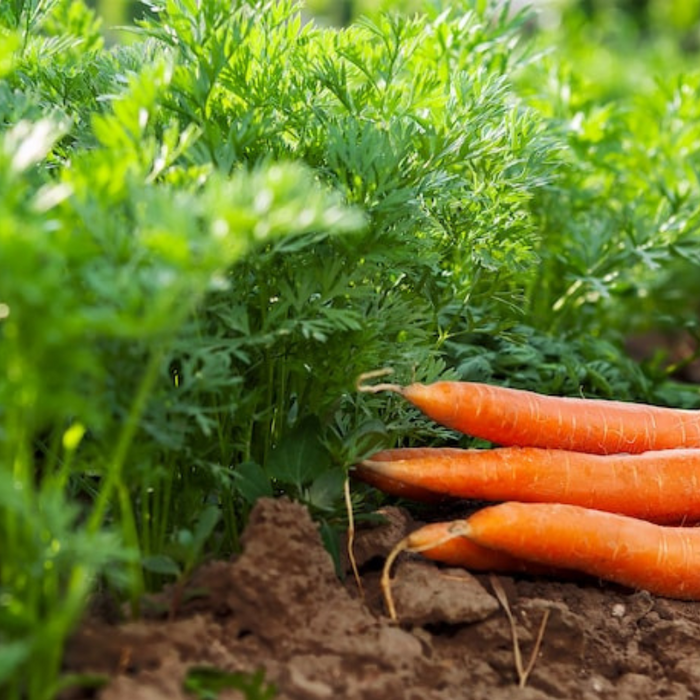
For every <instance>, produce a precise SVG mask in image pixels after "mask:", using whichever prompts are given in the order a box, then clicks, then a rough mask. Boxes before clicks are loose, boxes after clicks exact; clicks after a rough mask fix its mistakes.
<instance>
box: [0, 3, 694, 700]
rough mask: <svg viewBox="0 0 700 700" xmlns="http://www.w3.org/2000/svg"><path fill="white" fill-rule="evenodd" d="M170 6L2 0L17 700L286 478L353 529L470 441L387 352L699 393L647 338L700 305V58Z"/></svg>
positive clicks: (666, 392)
mask: <svg viewBox="0 0 700 700" xmlns="http://www.w3.org/2000/svg"><path fill="white" fill-rule="evenodd" d="M144 5H145V9H146V10H148V12H147V13H145V14H144V19H142V20H140V21H139V22H138V23H137V25H136V26H135V27H133V31H132V36H131V40H130V41H129V42H128V43H125V44H124V45H107V43H106V42H105V40H104V39H103V35H102V30H101V25H100V22H99V21H98V20H97V19H96V17H95V15H94V14H93V12H92V11H91V10H90V9H89V8H88V7H87V6H86V5H85V4H84V3H83V2H80V1H72V2H68V0H44V1H42V2H36V1H34V0H16V1H14V2H11V3H3V4H2V5H1V6H0V78H1V80H0V262H1V263H2V274H0V358H2V366H3V373H2V374H1V375H0V535H1V541H2V552H3V554H2V558H1V560H0V645H1V646H2V649H3V653H2V654H1V655H0V687H1V688H2V691H3V696H7V697H9V698H19V697H27V698H30V700H35V699H40V698H49V697H51V696H52V693H54V691H55V690H56V688H57V687H58V685H59V684H60V676H59V670H60V660H61V649H62V645H63V643H64V641H65V639H66V636H67V635H68V634H69V633H70V631H71V630H72V629H73V627H74V625H75V624H76V623H77V621H78V620H79V619H80V616H81V614H82V612H83V611H84V609H85V606H86V604H87V601H88V599H89V595H90V593H91V592H92V591H93V590H95V587H100V588H101V589H103V590H105V591H107V592H109V593H111V594H112V595H118V596H122V597H126V598H127V599H128V600H130V601H131V609H132V610H133V611H134V612H137V611H138V606H139V600H140V598H141V596H142V594H143V593H144V591H145V590H147V589H149V588H153V587H157V586H158V585H160V584H161V583H162V582H163V581H164V580H167V578H168V577H171V578H172V577H176V578H177V579H178V580H181V578H182V577H183V576H185V575H186V574H187V573H188V572H189V571H191V570H192V568H193V567H194V566H196V565H197V563H198V562H199V561H201V559H202V558H204V557H207V556H216V555H218V554H223V553H230V552H231V551H234V550H235V549H236V548H237V547H238V537H239V532H240V528H241V527H242V526H243V525H244V524H245V519H246V515H247V512H248V511H249V509H250V507H251V506H252V504H253V503H254V501H255V500H256V499H257V498H258V497H260V496H263V495H267V496H275V495H279V494H288V495H290V496H292V497H294V498H296V499H298V500H300V501H302V502H303V503H305V504H307V505H308V507H309V508H310V509H311V511H312V512H313V514H314V515H315V516H316V517H317V519H318V520H319V522H320V523H321V527H322V531H323V533H324V536H325V538H326V541H327V543H328V545H329V547H331V549H332V548H333V546H336V547H337V536H336V535H337V530H338V528H339V527H343V526H344V524H345V518H346V516H345V513H344V500H343V482H344V479H345V476H346V471H347V468H348V467H349V465H351V464H354V463H356V462H357V461H359V460H361V459H363V458H364V457H366V456H367V455H369V454H371V453H373V452H376V451H377V450H378V449H381V448H384V447H387V446H392V445H393V444H394V443H397V442H398V441H402V442H403V443H404V444H406V445H410V444H416V443H419V442H420V443H422V444H426V443H430V444H437V443H441V442H445V441H447V440H456V439H458V438H457V436H456V435H455V434H454V433H453V432H451V431H449V430H447V429H445V428H441V427H436V426H434V425H433V424H432V423H430V422H429V421H428V420H427V419H424V418H423V417H421V416H420V415H417V413H416V412H415V411H412V410H411V409H409V408H407V407H406V406H404V405H403V402H402V401H401V400H400V399H399V398H396V399H394V400H389V401H385V400H384V399H383V398H381V397H377V396H372V395H366V394H358V393H357V392H356V391H355V387H354V382H355V378H356V377H357V376H358V375H360V374H361V373H362V372H365V371H367V370H368V369H372V368H376V367H380V366H385V365H387V364H391V365H393V366H394V367H395V368H396V370H397V381H398V382H401V383H402V384H405V383H409V382H413V381H416V382H432V381H434V380H437V379H468V380H477V381H479V380H487V379H491V378H495V379H499V380H502V381H503V383H508V384H510V385H512V386H519V387H520V388H529V389H534V390H538V391H542V392H543V393H562V394H577V393H579V392H580V391H581V390H584V391H585V393H586V394H594V395H600V396H603V397H605V398H618V399H625V398H626V399H635V398H636V399H646V400H650V399H652V398H657V399H658V398H659V397H662V398H663V399H664V400H663V401H659V403H672V404H676V405H679V404H680V403H683V405H687V406H692V405H697V396H696V395H695V394H692V393H691V392H688V391H687V390H686V391H683V392H681V390H680V389H679V388H678V387H677V386H676V385H672V384H671V385H670V384H668V383H665V382H664V381H663V380H664V377H663V376H658V375H654V376H648V375H647V374H645V373H644V372H643V371H642V370H641V369H640V368H638V367H636V366H635V365H634V364H633V363H631V362H630V361H629V360H628V359H627V358H625V356H624V354H623V352H622V350H621V345H620V338H621V337H622V334H623V333H624V332H626V331H627V330H629V329H631V328H633V327H638V326H639V325H640V323H641V321H640V319H641V318H642V317H644V318H661V317H662V316H663V315H665V316H666V318H667V319H668V322H669V323H673V322H678V323H685V322H689V321H690V320H691V318H692V304H691V303H690V302H686V301H685V300H684V301H683V303H679V301H678V295H679V290H678V289H677V285H675V284H674V283H675V281H677V280H686V282H685V283H684V284H687V286H686V287H684V289H690V288H692V286H693V285H696V284H697V282H696V280H697V274H696V272H697V270H696V267H697V262H698V255H697V244H696V242H695V241H696V234H697V212H696V204H695V203H696V202H697V201H698V199H697V197H695V192H696V187H697V182H696V181H695V180H694V179H693V172H694V171H693V169H692V168H693V163H694V158H695V151H694V150H693V144H694V143H695V138H696V129H697V127H696V124H697V119H696V118H695V117H696V116H697V114H696V113H697V107H696V106H695V103H694V101H693V100H692V94H693V86H694V85H695V82H694V81H696V79H695V78H693V77H692V76H688V77H679V78H677V79H676V80H675V82H669V81H667V82H666V85H671V86H672V87H671V88H668V87H659V88H658V89H657V90H656V91H653V92H648V93H645V94H644V95H643V96H642V97H640V98H639V102H636V101H634V100H630V101H628V102H624V101H622V98H619V101H617V102H610V103H601V102H600V101H599V102H596V100H600V99H601V98H600V95H597V96H596V95H595V94H594V93H593V91H592V90H590V89H589V88H587V87H586V85H585V81H583V79H582V77H581V76H577V75H576V72H575V70H574V69H573V68H572V67H571V66H570V65H567V64H566V61H565V60H564V59H562V61H561V64H558V63H557V58H556V56H554V55H551V56H549V57H542V56H541V54H540V53H539V46H537V44H536V43H535V42H533V41H532V40H528V38H527V31H528V30H527V27H528V26H529V25H528V24H527V22H526V19H527V18H526V17H525V16H524V15H515V16H510V15H509V14H508V13H507V12H506V11H495V10H493V9H492V8H490V7H488V3H485V2H470V1H469V0H461V1H460V2H456V3H449V7H448V6H447V4H446V6H444V7H443V6H441V5H440V4H439V3H436V4H431V5H430V6H429V7H425V8H423V9H422V10H421V12H417V13H415V14H412V15H410V16H409V15H408V14H403V15H402V14H398V13H394V14H392V13H381V14H379V13H377V14H374V15H373V16H372V18H371V19H367V18H365V19H360V20H358V21H356V22H354V23H352V24H351V25H350V26H348V27H346V28H344V29H334V28H327V27H323V26H321V25H319V24H317V23H315V22H313V21H310V20H309V17H308V14H307V13H305V12H304V8H302V6H301V5H299V4H296V3H294V2H291V1H290V0H280V1H275V2H273V1H270V2H264V1H262V0H257V1H256V0H236V1H235V2H231V0H206V1H203V2H195V1H194V0H150V1H149V2H146V3H144ZM567 81H568V82H567ZM567 85H568V86H569V87H568V88H567ZM650 105H651V108H653V112H652V113H653V114H655V115H656V116H658V120H657V121H654V122H651V121H649V120H648V119H647V120H644V119H642V120H640V119H638V118H637V117H639V116H640V115H642V114H648V113H649V109H650ZM635 110H636V111H635ZM579 115H580V116H579ZM613 156H614V157H613ZM686 156H687V157H686ZM649 182H653V186H647V185H648V183H649ZM682 291H683V290H680V292H682ZM655 299H656V300H658V307H657V306H655V301H654V300H655ZM678 397H682V398H683V401H682V402H681V401H680V400H679V399H678ZM365 496H366V495H363V494H362V493H361V492H358V493H356V494H355V495H354V505H355V506H356V507H361V505H362V499H363V497H365ZM366 497H368V496H366ZM334 543H335V545H334ZM5 691H6V692H5Z"/></svg>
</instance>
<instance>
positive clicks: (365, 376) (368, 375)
mask: <svg viewBox="0 0 700 700" xmlns="http://www.w3.org/2000/svg"><path fill="white" fill-rule="evenodd" d="M393 372H394V370H393V369H391V367H384V368H382V369H375V370H372V371H371V372H363V373H362V374H361V375H360V376H359V377H358V378H357V380H356V382H355V388H356V389H357V391H361V392H364V393H366V394H378V393H379V392H381V391H393V392H396V393H398V394H401V393H402V392H403V387H402V386H400V385H398V384H366V383H365V382H367V381H368V380H370V379H376V378H377V377H386V376H387V375H388V374H393Z"/></svg>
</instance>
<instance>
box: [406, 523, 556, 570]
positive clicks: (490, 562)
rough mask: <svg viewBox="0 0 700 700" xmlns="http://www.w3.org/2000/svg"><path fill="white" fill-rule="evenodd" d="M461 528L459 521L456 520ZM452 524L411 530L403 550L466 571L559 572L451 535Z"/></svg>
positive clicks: (454, 533) (429, 525)
mask: <svg viewBox="0 0 700 700" xmlns="http://www.w3.org/2000/svg"><path fill="white" fill-rule="evenodd" d="M458 522H459V523H460V525H461V522H462V521H458ZM455 529H457V530H458V529H459V528H458V527H457V528H455V524H454V523H452V522H440V523H429V524H428V525H423V526H422V527H420V528H418V529H417V530H414V531H413V532H412V533H411V534H410V535H408V537H407V538H406V540H405V546H404V547H403V548H402V549H406V550H408V551H410V552H420V553H421V554H422V555H423V556H424V557H426V558H427V559H432V560H433V561H437V562H441V563H442V564H448V565H450V566H463V567H465V568H467V569H469V570H470V571H494V572H500V573H530V574H553V573H555V572H556V573H560V570H559V569H555V568H553V567H550V566H541V565H539V564H535V563H533V562H531V561H527V560H526V559H521V558H519V557H514V556H511V555H510V554H506V553H505V552H499V551H497V550H495V549H489V548H488V547H482V546H481V545H478V544H476V542H473V541H472V540H470V539H469V538H468V537H464V536H463V535H461V534H459V533H458V532H455V531H454V530H455Z"/></svg>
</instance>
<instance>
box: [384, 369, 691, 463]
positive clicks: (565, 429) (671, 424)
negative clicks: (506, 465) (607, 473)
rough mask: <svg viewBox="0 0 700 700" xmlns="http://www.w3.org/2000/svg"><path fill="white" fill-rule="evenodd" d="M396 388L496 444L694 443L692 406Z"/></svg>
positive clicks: (638, 448) (475, 387)
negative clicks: (660, 405) (686, 408)
mask: <svg viewBox="0 0 700 700" xmlns="http://www.w3.org/2000/svg"><path fill="white" fill-rule="evenodd" d="M375 389H376V390H381V389H387V390H391V391H398V392H399V393H400V394H402V395H403V396H404V397H405V398H406V399H407V400H408V401H410V402H411V403H412V404H414V405H415V406H417V407H418V408H419V409H420V410H421V411H423V412H424V413H425V414H426V415H427V416H429V417H430V418H432V419H433V420H435V421H437V422H438V423H441V424H442V425H445V426H447V427H450V428H453V429H455V430H458V431H460V432H462V433H465V434H467V435H472V436H475V437H479V438H483V439H485V440H490V441H492V442H494V443H496V444H498V445H521V446H530V447H551V448H558V449H565V450H573V451H576V452H592V453H596V454H612V453H615V452H635V453H637V452H645V451H647V450H663V449H670V448H677V447H700V411H689V410H683V409H675V408H662V407H658V406H649V405H645V404H634V403H626V402H622V401H606V400H600V399H579V398H566V397H557V396H544V395H541V394H536V393H533V392H529V391H522V390H519V389H510V388H505V387H498V386H491V385H488V384H480V383H474V382H436V383H434V384H411V385H409V386H406V387H400V386H397V385H393V384H385V385H379V386H377V387H375Z"/></svg>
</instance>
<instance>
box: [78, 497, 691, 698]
mask: <svg viewBox="0 0 700 700" xmlns="http://www.w3.org/2000/svg"><path fill="white" fill-rule="evenodd" d="M412 526H413V525H412V523H411V521H410V518H408V517H407V515H406V514H405V513H404V512H402V511H396V510H395V509H389V511H387V522H386V523H385V524H384V525H379V526H377V528H376V535H377V541H376V542H373V541H372V538H373V529H372V528H370V527H368V526H363V528H362V529H361V530H360V531H359V533H358V534H359V537H358V543H359V547H360V554H361V556H360V558H359V561H360V562H361V571H362V574H363V585H364V587H365V589H366V591H367V598H366V601H367V602H363V601H362V599H361V598H360V597H359V596H358V595H357V589H356V587H355V582H354V581H353V579H352V577H351V576H350V577H348V578H347V581H346V582H341V581H340V580H339V579H338V578H337V576H336V575H335V572H334V567H333V563H332V561H331V558H330V556H329V555H328V553H327V552H326V550H325V549H324V548H323V545H322V543H321V538H320V536H319V533H318V529H317V527H316V525H315V524H314V523H313V521H312V520H311V518H310V517H309V515H308V512H307V511H306V510H305V509H304V508H303V507H302V506H300V505H298V504H295V503H291V502H289V501H287V500H284V499H279V500H265V499H264V500H261V501H260V502H259V503H258V505H257V506H256V508H255V509H254V511H253V513H252V515H251V519H250V524H249V526H248V528H247V530H246V533H245V536H244V540H243V544H244V549H243V552H242V554H241V555H240V556H239V557H237V558H236V559H235V561H232V562H222V561H218V562H212V563H209V564H207V565H205V566H202V567H201V568H200V569H199V570H198V571H197V572H196V573H195V575H194V576H193V577H192V580H191V581H190V582H189V584H188V587H187V590H186V591H185V595H183V596H182V600H183V601H185V602H184V603H183V604H182V605H180V606H179V607H178V608H177V615H176V618H175V619H174V620H171V619H168V616H167V615H160V616H156V617H152V618H150V619H142V620H140V621H132V622H122V623H119V622H118V621H117V620H115V618H114V616H110V617H109V618H107V619H100V618H94V617H93V618H90V619H86V620H85V622H84V624H83V625H82V626H81V627H80V629H79V630H78V631H77V632H76V634H75V636H74V638H73V639H72V640H71V643H70V645H69V647H68V649H67V652H66V656H65V670H66V671H67V672H74V673H97V674H103V675H104V676H105V678H106V683H105V684H104V685H103V686H102V687H101V688H100V689H99V690H97V691H95V690H90V691H87V690H86V691H80V690H76V689H73V690H71V691H70V693H67V694H66V696H65V697H66V698H70V700H87V698H98V699H99V700H134V699H136V700H161V698H162V699H163V700H165V698H167V699H168V700H185V699H186V698H187V699H188V700H191V698H193V697H194V696H193V695H191V694H188V693H186V692H185V690H184V689H183V683H184V681H185V679H186V678H187V676H188V673H189V672H190V671H191V669H193V668H195V667H206V668H213V669H219V670H221V671H223V672H226V673H229V674H232V673H236V672H242V673H245V674H254V673H255V672H256V671H258V670H259V669H261V668H262V669H265V682H266V683H274V685H275V686H276V688H277V695H276V697H277V698H278V699H279V700H325V698H344V699H346V700H374V699H375V698H376V699H377V700H379V699H380V698H381V699H382V700H383V699H384V698H402V699H403V698H406V699H407V700H412V699H416V700H417V699H418V698H421V700H448V699H449V700H461V699H464V700H466V699H467V698H469V700H480V699H482V698H483V699H484V700H486V699H488V700H505V699H506V698H508V699H510V698H513V697H516V694H517V697H518V699H519V700H548V699H553V698H568V699H570V700H578V699H581V700H608V699H609V700H613V699H615V700H627V699H629V700H633V699H634V700H638V699H639V698H645V700H661V698H679V699H680V700H694V699H695V698H700V685H699V683H700V672H698V670H697V669H698V668H700V603H688V602H677V601H671V600H661V599H656V598H653V597H651V596H649V595H648V594H645V593H643V592H640V593H635V592H631V591H628V590H624V589H621V588H620V587H614V586H607V585H604V584H602V583H600V582H598V581H579V582H576V581H566V582H564V581H548V580H544V579H534V578H530V579H527V578H509V577H501V578H500V581H501V583H502V586H503V589H504V591H505V592H506V594H507V598H508V604H509V607H510V609H511V612H512V614H513V619H514V622H515V624H516V626H517V631H518V638H519V640H520V643H521V646H522V652H523V655H524V657H526V658H527V655H528V654H529V653H530V650H531V649H532V648H533V645H534V642H535V640H536V638H537V635H538V631H539V627H540V623H541V620H542V615H543V613H544V611H547V614H548V622H547V625H546V628H545V630H544V634H543V638H542V644H541V647H540V649H539V654H538V657H537V659H536V663H535V665H534V668H533V671H532V674H531V676H530V677H529V678H528V683H527V687H526V688H524V689H518V688H517V687H516V686H517V683H518V678H517V674H516V672H515V666H514V661H513V646H512V639H511V636H510V629H509V625H508V621H507V619H506V616H505V614H504V611H503V610H502V609H500V608H499V605H498V603H497V602H496V600H495V599H494V597H493V596H492V595H491V593H490V590H491V589H490V588H489V582H488V578H487V577H483V576H478V577H473V576H471V575H470V574H467V573H466V572H463V571H461V570H451V569H444V568H440V567H439V566H437V565H435V564H432V563H429V562H424V561H422V560H420V559H419V558H417V557H415V556H410V555H407V556H405V557H403V558H402V559H401V561H399V562H398V565H397V566H396V570H395V571H394V582H393V586H394V596H395V598H396V604H397V610H398V611H399V618H400V624H399V625H397V624H396V623H395V622H393V621H391V620H389V618H388V617H387V616H386V615H385V613H384V611H383V606H382V605H381V602H380V601H381V594H380V591H379V580H378V579H379V576H378V572H377V568H376V566H373V565H372V561H373V560H376V559H377V557H380V556H383V555H385V554H386V552H387V551H388V549H390V547H391V546H392V545H393V544H395V542H396V541H397V539H400V538H401V537H403V536H404V535H405V534H406V530H407V528H409V527H412ZM195 592H196V595H189V594H191V593H195ZM162 602H163V601H162V600H161V603H162ZM165 602H166V603H167V602H168V601H167V600H166V601H165ZM219 697H220V698H221V700H231V699H235V700H239V699H240V698H244V697H245V695H244V693H241V692H240V690H236V689H233V688H232V689H227V690H224V691H223V692H222V693H221V694H220V696H219Z"/></svg>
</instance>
